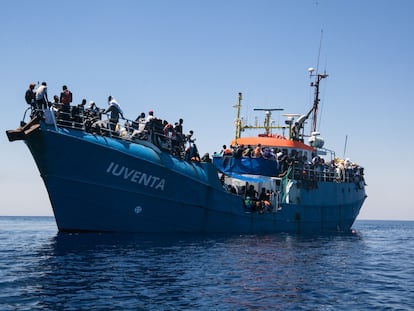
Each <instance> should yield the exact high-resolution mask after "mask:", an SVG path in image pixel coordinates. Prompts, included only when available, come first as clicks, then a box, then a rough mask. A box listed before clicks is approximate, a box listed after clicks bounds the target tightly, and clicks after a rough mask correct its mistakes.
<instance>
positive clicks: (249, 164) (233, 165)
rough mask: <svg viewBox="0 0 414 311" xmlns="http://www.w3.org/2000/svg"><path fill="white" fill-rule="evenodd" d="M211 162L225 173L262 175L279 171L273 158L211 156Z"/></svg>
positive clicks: (275, 174)
mask: <svg viewBox="0 0 414 311" xmlns="http://www.w3.org/2000/svg"><path fill="white" fill-rule="evenodd" d="M213 164H214V165H215V166H216V167H217V169H218V170H219V171H221V172H223V173H226V174H227V175H228V174H229V173H235V174H251V175H264V176H277V175H278V174H279V172H280V170H279V163H278V162H277V161H275V160H267V159H264V158H240V159H235V158H234V157H229V156H224V157H221V156H219V157H217V156H216V157H213Z"/></svg>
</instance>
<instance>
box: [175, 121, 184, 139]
mask: <svg viewBox="0 0 414 311" xmlns="http://www.w3.org/2000/svg"><path fill="white" fill-rule="evenodd" d="M183 122H184V120H183V119H180V120H178V122H177V123H175V126H174V130H175V132H176V133H177V135H178V136H182V135H183Z"/></svg>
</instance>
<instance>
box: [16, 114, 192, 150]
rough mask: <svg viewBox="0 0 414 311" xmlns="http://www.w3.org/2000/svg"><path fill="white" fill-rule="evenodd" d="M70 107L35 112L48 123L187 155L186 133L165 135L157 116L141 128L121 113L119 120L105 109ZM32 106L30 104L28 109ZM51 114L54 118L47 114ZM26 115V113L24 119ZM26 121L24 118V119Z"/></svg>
mask: <svg viewBox="0 0 414 311" xmlns="http://www.w3.org/2000/svg"><path fill="white" fill-rule="evenodd" d="M71 108H72V109H71V110H69V111H63V110H62V109H54V108H51V109H45V110H43V109H40V110H35V111H33V112H32V115H33V114H41V115H43V116H44V117H45V119H46V123H48V124H50V125H54V127H55V128H57V127H64V128H71V129H77V130H82V131H86V132H90V133H94V134H99V135H103V136H109V137H112V138H118V139H123V140H127V141H131V142H135V143H137V142H140V141H149V142H151V143H153V144H154V145H156V146H157V147H159V148H160V149H163V150H168V151H170V152H171V153H172V154H174V155H177V156H180V157H184V149H185V148H184V143H185V137H184V136H183V135H181V136H178V135H177V136H176V137H171V136H170V135H165V134H164V132H163V126H162V121H161V120H155V121H153V122H149V123H147V124H146V127H145V129H143V130H140V131H139V130H138V127H137V123H136V122H135V121H133V120H130V119H127V118H124V117H120V118H119V120H118V122H116V123H114V122H112V121H111V118H110V114H105V113H103V111H104V110H103V109H101V110H99V111H97V112H96V113H95V114H91V112H90V111H88V110H84V109H79V111H78V112H75V111H74V109H76V108H77V107H71ZM28 110H30V107H29V108H28V109H27V111H28ZM48 115H51V116H52V118H49V120H48V118H47V116H48ZM24 119H25V116H24V117H23V120H24ZM22 123H23V121H22Z"/></svg>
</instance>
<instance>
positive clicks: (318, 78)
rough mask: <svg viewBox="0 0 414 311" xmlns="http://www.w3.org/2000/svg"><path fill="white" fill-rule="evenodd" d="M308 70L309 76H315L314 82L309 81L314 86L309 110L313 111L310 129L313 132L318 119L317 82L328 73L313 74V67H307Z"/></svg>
mask: <svg viewBox="0 0 414 311" xmlns="http://www.w3.org/2000/svg"><path fill="white" fill-rule="evenodd" d="M308 70H309V72H310V76H311V77H316V79H315V82H311V86H313V87H314V88H315V96H314V99H313V107H312V110H311V112H313V122H312V130H311V134H312V133H313V132H316V125H317V119H318V105H319V101H320V99H319V84H320V82H321V80H322V79H325V78H327V77H328V75H327V74H326V73H317V74H315V75H314V74H313V71H314V69H313V68H309V69H308Z"/></svg>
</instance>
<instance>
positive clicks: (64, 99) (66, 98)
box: [60, 85, 72, 105]
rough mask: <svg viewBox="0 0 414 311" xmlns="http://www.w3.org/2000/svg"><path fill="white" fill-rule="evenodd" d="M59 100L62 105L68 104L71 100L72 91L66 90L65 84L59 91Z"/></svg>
mask: <svg viewBox="0 0 414 311" xmlns="http://www.w3.org/2000/svg"><path fill="white" fill-rule="evenodd" d="M60 102H61V103H62V104H63V105H70V103H71V102H72V92H71V91H69V90H68V87H67V86H66V85H63V86H62V92H61V93H60Z"/></svg>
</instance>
